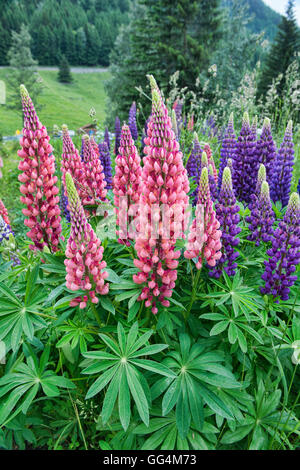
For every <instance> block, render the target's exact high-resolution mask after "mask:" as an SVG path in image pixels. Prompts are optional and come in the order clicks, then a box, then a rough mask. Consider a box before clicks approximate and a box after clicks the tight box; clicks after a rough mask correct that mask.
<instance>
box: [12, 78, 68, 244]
mask: <svg viewBox="0 0 300 470" xmlns="http://www.w3.org/2000/svg"><path fill="white" fill-rule="evenodd" d="M20 91H21V97H22V105H23V113H24V129H23V137H22V138H21V140H20V144H21V147H22V149H21V150H19V151H18V155H19V157H20V158H21V159H22V161H21V162H20V164H19V170H21V171H22V173H21V174H20V175H19V177H18V179H19V181H20V182H21V183H23V184H22V185H21V187H20V191H21V193H22V196H21V198H20V199H21V202H22V203H23V204H25V205H26V206H27V208H26V209H23V210H22V212H23V214H24V215H25V216H26V217H28V218H27V219H25V221H24V224H25V225H26V226H27V227H29V228H30V231H29V232H27V236H28V237H29V238H30V239H31V240H32V241H33V243H34V245H31V246H30V248H31V249H33V250H43V248H44V247H48V249H49V250H50V251H52V252H55V251H57V250H58V244H59V239H60V238H61V223H60V221H61V217H60V208H59V196H58V193H59V189H58V187H57V186H56V182H57V177H56V176H55V175H54V173H55V158H54V155H53V153H52V150H53V149H52V147H51V145H50V144H49V136H48V135H47V130H46V128H45V126H43V125H42V124H41V123H40V121H39V118H38V116H37V114H36V112H35V109H34V106H33V103H32V101H31V98H30V96H29V94H28V91H27V90H26V88H25V87H24V85H21V87H20Z"/></svg>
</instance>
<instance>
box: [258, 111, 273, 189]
mask: <svg viewBox="0 0 300 470" xmlns="http://www.w3.org/2000/svg"><path fill="white" fill-rule="evenodd" d="M255 153H256V156H257V160H258V162H259V163H263V164H264V165H265V167H266V179H267V181H268V182H271V181H272V173H273V165H274V161H275V158H276V146H275V144H274V141H273V137H272V133H271V122H270V119H268V118H266V119H265V120H264V124H263V128H262V133H261V136H260V139H259V140H258V141H257V142H256V150H255Z"/></svg>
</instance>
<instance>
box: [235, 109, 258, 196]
mask: <svg viewBox="0 0 300 470" xmlns="http://www.w3.org/2000/svg"><path fill="white" fill-rule="evenodd" d="M255 150H256V142H255V138H254V136H253V133H252V130H251V127H250V123H249V116H248V113H245V114H244V117H243V124H242V129H241V132H240V135H239V137H238V142H237V148H236V153H235V155H234V156H233V174H232V181H233V187H234V191H235V194H236V197H237V198H238V199H239V200H240V201H245V202H246V203H249V202H250V201H251V194H253V193H254V190H255V186H256V176H257V171H258V165H259V162H258V161H257V158H256V153H255Z"/></svg>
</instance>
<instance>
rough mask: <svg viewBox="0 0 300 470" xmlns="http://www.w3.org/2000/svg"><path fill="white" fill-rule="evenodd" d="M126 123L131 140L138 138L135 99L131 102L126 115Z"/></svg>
mask: <svg viewBox="0 0 300 470" xmlns="http://www.w3.org/2000/svg"><path fill="white" fill-rule="evenodd" d="M128 125H129V129H130V132H131V135H132V138H133V140H135V141H136V140H137V139H138V130H137V125H136V104H135V101H134V102H133V103H132V105H131V108H130V110H129V116H128Z"/></svg>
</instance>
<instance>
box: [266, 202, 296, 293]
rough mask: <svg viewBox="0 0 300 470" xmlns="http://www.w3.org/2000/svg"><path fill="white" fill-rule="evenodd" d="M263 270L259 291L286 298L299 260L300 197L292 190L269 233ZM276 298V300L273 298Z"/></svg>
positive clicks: (294, 278) (293, 280)
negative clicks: (281, 218) (276, 225)
mask: <svg viewBox="0 0 300 470" xmlns="http://www.w3.org/2000/svg"><path fill="white" fill-rule="evenodd" d="M267 254H268V255H269V259H268V261H265V262H264V263H265V272H264V273H263V275H262V279H263V280H264V281H265V286H264V287H261V292H262V294H270V295H272V296H273V297H274V298H275V299H278V297H279V298H280V299H281V300H288V298H289V293H290V287H291V286H292V285H293V284H294V282H295V281H296V280H297V276H296V275H295V274H294V273H295V271H296V266H297V265H298V264H299V262H300V199H299V194H297V193H292V194H291V196H290V199H289V203H288V207H287V210H286V213H285V216H284V219H283V220H282V221H281V222H280V223H279V227H278V228H277V229H276V230H275V231H274V234H273V236H272V248H270V249H269V250H268V251H267ZM276 301H277V300H276Z"/></svg>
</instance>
